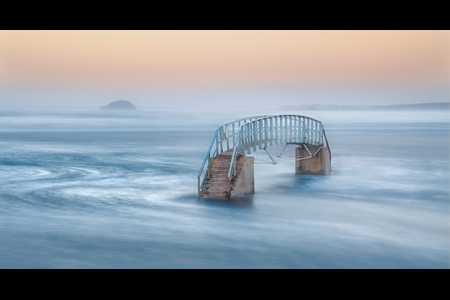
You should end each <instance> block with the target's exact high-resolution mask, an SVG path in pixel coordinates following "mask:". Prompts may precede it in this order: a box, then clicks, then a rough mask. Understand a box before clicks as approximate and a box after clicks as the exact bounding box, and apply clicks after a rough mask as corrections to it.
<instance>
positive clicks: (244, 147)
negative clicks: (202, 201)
mask: <svg viewBox="0 0 450 300" xmlns="http://www.w3.org/2000/svg"><path fill="white" fill-rule="evenodd" d="M230 131H231V132H230ZM290 143H292V144H310V145H314V146H323V147H328V148H329V145H328V140H327V136H326V134H325V130H324V128H323V125H322V122H320V121H318V120H316V119H312V118H309V117H305V116H299V115H274V116H267V115H266V116H254V117H249V118H244V119H239V120H236V121H233V122H230V123H226V124H223V125H221V126H219V127H218V128H217V130H216V132H215V133H214V138H213V140H212V141H211V144H210V146H209V149H208V151H207V152H206V156H205V159H204V160H203V164H202V166H201V168H200V171H199V173H198V176H197V178H198V194H199V195H200V188H201V184H202V183H203V180H204V177H205V176H206V175H207V174H208V173H209V169H210V165H211V162H212V160H213V159H214V157H216V156H218V155H219V154H221V153H222V152H225V151H227V150H229V149H231V148H234V150H233V156H232V159H231V164H230V169H229V172H228V180H229V184H230V183H231V179H232V178H233V176H236V160H237V158H239V157H240V156H245V155H246V154H251V153H252V151H253V152H255V151H257V150H258V149H266V148H267V147H269V146H273V145H279V144H290ZM214 145H215V147H214ZM224 149H226V150H224ZM330 156H331V151H330ZM205 165H206V169H205Z"/></svg>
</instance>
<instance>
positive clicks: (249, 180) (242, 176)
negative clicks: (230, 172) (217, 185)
mask: <svg viewBox="0 0 450 300" xmlns="http://www.w3.org/2000/svg"><path fill="white" fill-rule="evenodd" d="M236 168H237V169H238V175H237V176H236V177H235V178H233V182H232V185H233V188H232V190H231V194H230V197H231V198H234V197H238V196H242V195H251V194H254V193H255V171H254V169H255V158H254V157H251V156H246V157H240V158H238V160H237V161H236Z"/></svg>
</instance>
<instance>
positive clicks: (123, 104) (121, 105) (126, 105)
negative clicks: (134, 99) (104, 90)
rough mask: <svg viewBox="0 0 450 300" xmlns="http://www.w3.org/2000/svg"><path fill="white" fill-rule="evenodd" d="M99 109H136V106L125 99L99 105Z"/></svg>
mask: <svg viewBox="0 0 450 300" xmlns="http://www.w3.org/2000/svg"><path fill="white" fill-rule="evenodd" d="M100 110H136V106H135V105H134V104H133V103H131V102H130V101H127V100H119V101H114V102H111V103H110V104H108V105H105V106H101V107H100Z"/></svg>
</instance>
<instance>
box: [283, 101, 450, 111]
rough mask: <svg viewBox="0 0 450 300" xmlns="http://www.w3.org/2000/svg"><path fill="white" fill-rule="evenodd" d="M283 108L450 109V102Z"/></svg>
mask: <svg viewBox="0 0 450 300" xmlns="http://www.w3.org/2000/svg"><path fill="white" fill-rule="evenodd" d="M280 109H282V110H371V111H389V110H394V111H395V110H412V111H422V110H438V111H445V110H447V111H448V110H449V109H450V103H449V102H435V103H416V104H399V105H314V104H310V105H297V106H296V105H286V106H281V107H280Z"/></svg>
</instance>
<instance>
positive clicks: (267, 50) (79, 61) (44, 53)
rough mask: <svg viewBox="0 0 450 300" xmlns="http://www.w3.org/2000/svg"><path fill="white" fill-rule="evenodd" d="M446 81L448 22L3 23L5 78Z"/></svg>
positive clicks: (59, 82)
mask: <svg viewBox="0 0 450 300" xmlns="http://www.w3.org/2000/svg"><path fill="white" fill-rule="evenodd" d="M448 80H449V32H448V31H0V85H32V86H45V87H52V86H55V87H117V86H120V87H153V86H169V87H170V86H189V85H196V86H198V85H200V86H202V85H206V86H208V85H226V84H254V83H265V82H280V83H287V84H314V85H326V84H401V85H404V84H407V85H408V84H411V85H416V84H425V85H426V84H435V83H443V82H444V83H445V82H448Z"/></svg>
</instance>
